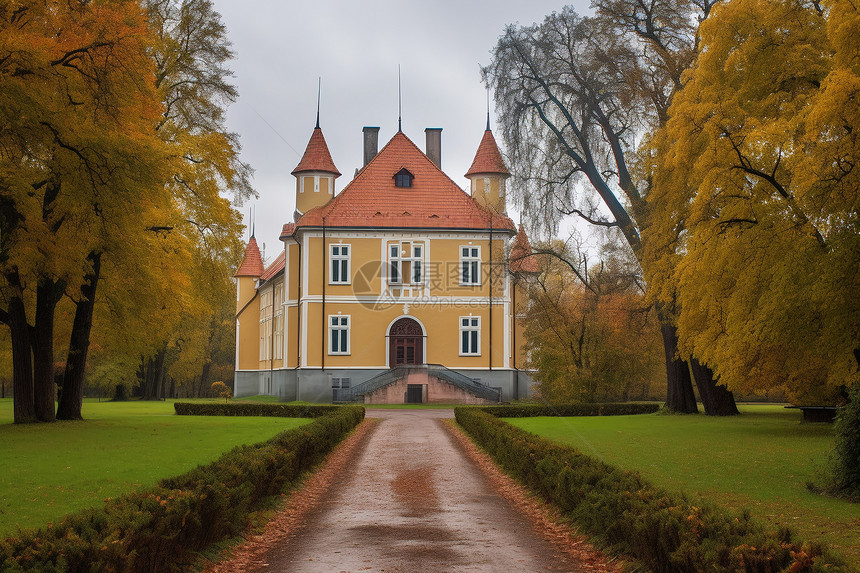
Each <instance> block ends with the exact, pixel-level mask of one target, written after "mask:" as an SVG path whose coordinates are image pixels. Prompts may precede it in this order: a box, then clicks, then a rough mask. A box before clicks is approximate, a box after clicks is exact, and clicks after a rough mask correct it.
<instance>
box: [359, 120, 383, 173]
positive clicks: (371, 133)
mask: <svg viewBox="0 0 860 573" xmlns="http://www.w3.org/2000/svg"><path fill="white" fill-rule="evenodd" d="M361 131H362V133H364V164H365V165H367V164H368V163H370V160H371V159H373V158H374V157H376V154H377V152H378V151H379V128H378V127H364V128H362V130H361Z"/></svg>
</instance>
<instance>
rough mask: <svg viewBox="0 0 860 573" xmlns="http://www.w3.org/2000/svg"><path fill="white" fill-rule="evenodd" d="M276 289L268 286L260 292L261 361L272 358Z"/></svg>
mask: <svg viewBox="0 0 860 573" xmlns="http://www.w3.org/2000/svg"><path fill="white" fill-rule="evenodd" d="M273 299H274V291H273V289H272V288H268V289H266V290H263V291H261V292H260V361H261V362H262V361H264V360H271V359H272V328H273V326H274V324H273V315H274V312H273V311H274V300H273Z"/></svg>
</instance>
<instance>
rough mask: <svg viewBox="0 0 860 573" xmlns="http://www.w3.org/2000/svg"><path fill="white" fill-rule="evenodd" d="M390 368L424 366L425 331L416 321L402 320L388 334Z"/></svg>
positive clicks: (392, 326)
mask: <svg viewBox="0 0 860 573" xmlns="http://www.w3.org/2000/svg"><path fill="white" fill-rule="evenodd" d="M388 362H389V364H388V365H389V367H390V368H396V367H397V366H401V365H403V364H424V331H423V330H422V328H421V325H420V324H418V322H417V321H416V320H413V319H411V318H406V317H404V318H401V319H399V320H398V321H397V322H395V323H394V324H393V325H391V330H390V331H389V333H388Z"/></svg>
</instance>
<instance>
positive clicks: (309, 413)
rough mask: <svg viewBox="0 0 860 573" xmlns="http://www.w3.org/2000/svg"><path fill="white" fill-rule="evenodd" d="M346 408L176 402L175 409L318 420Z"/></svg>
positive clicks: (199, 413)
mask: <svg viewBox="0 0 860 573" xmlns="http://www.w3.org/2000/svg"><path fill="white" fill-rule="evenodd" d="M343 407H344V406H329V405H324V404H320V405H309V404H257V403H251V402H249V403H238V404H237V403H235V402H234V403H233V404H206V403H192V402H176V403H175V404H173V409H174V410H175V411H176V413H177V414H179V415H180V416H272V417H282V418H318V417H320V416H325V415H327V414H331V413H332V412H335V411H337V410H338V408H343Z"/></svg>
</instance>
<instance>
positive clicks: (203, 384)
mask: <svg viewBox="0 0 860 573" xmlns="http://www.w3.org/2000/svg"><path fill="white" fill-rule="evenodd" d="M211 371H212V361H211V360H209V359H206V360H205V361H204V362H203V372H201V373H200V392H201V394H200V395H201V396H203V395H204V393H205V392H206V390H207V387H208V384H209V374H210V372H211Z"/></svg>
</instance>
